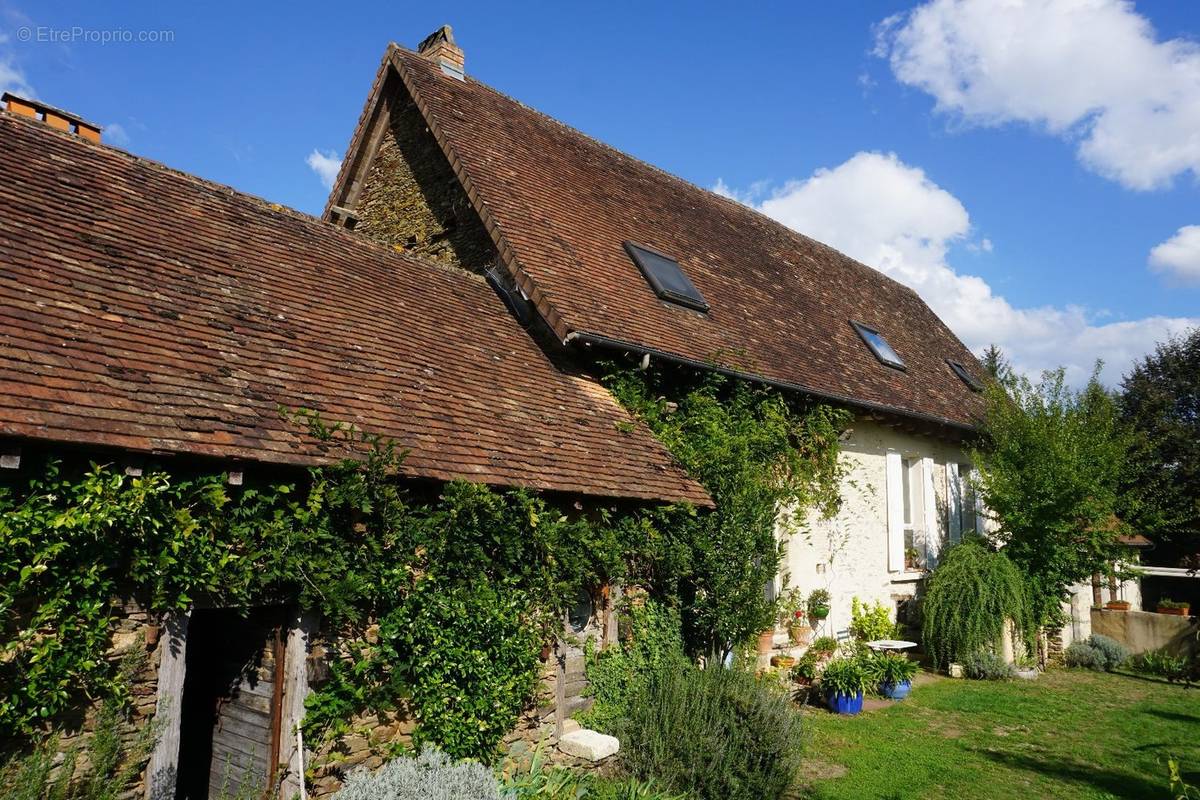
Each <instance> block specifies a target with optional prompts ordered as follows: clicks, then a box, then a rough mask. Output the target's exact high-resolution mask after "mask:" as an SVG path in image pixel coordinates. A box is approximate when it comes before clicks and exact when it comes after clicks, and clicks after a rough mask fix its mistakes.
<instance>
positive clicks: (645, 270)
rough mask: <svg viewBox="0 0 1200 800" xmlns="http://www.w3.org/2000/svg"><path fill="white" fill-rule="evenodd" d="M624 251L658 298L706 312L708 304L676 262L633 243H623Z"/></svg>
mask: <svg viewBox="0 0 1200 800" xmlns="http://www.w3.org/2000/svg"><path fill="white" fill-rule="evenodd" d="M625 251H626V252H627V253H629V257H630V258H632V259H633V263H635V264H637V266H638V269H640V270H641V271H642V275H644V276H646V281H647V282H648V283H649V284H650V287H651V288H652V289H654V293H655V294H657V295H658V296H659V297H660V298H662V299H663V300H666V301H668V302H671V303H676V304H678V305H681V306H687V307H688V308H694V309H696V310H697V311H708V303H706V302H704V298H703V297H701V296H700V292H699V291H697V289H696V287H695V286H693V285H692V282H691V281H690V280H688V276H687V275H684V274H683V270H682V269H680V268H679V262H678V261H676V260H675V259H673V258H671V257H670V256H667V255H663V254H662V253H659V252H657V251H654V250H651V249H649V248H647V247H642V246H641V245H637V244H634V243H633V242H625Z"/></svg>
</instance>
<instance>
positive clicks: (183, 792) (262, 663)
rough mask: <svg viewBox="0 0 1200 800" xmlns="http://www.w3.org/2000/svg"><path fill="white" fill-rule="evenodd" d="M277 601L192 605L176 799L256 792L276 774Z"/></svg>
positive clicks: (279, 615) (280, 667)
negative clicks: (246, 607)
mask: <svg viewBox="0 0 1200 800" xmlns="http://www.w3.org/2000/svg"><path fill="white" fill-rule="evenodd" d="M282 620H283V609H255V610H253V611H252V612H251V613H250V614H249V615H248V616H243V615H241V614H238V613H237V612H235V611H227V610H223V609H221V610H205V609H200V610H196V611H193V612H192V615H191V620H190V622H189V623H188V632H187V656H186V661H185V663H186V670H187V671H186V673H185V677H184V682H183V697H182V698H181V700H180V722H179V771H178V777H177V781H176V788H175V797H176V800H215V798H219V797H222V796H226V797H239V798H241V797H256V796H261V795H262V794H263V793H264V792H266V791H267V790H268V789H269V788H271V784H272V782H273V780H274V777H275V766H276V764H277V763H278V760H279V720H280V711H281V705H282V703H281V690H282V683H281V681H282V672H283V644H282V638H281V628H280V625H281V622H282Z"/></svg>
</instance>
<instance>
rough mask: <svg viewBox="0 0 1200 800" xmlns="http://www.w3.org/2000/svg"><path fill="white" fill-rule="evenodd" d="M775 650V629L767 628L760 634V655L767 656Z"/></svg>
mask: <svg viewBox="0 0 1200 800" xmlns="http://www.w3.org/2000/svg"><path fill="white" fill-rule="evenodd" d="M774 649H775V629H774V628H767V629H766V630H765V631H763V632H762V633H760V634H758V654H759V655H760V656H765V655H767V654H768V653H770V652H771V651H772V650H774Z"/></svg>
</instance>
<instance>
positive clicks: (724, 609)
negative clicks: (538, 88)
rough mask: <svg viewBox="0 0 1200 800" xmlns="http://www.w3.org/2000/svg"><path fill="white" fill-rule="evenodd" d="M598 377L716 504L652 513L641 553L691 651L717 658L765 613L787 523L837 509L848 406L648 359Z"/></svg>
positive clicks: (798, 524)
mask: <svg viewBox="0 0 1200 800" xmlns="http://www.w3.org/2000/svg"><path fill="white" fill-rule="evenodd" d="M604 382H605V384H606V385H607V386H608V388H609V389H610V390H611V391H612V392H613V394H614V395H615V396H616V397H617V399H618V400H619V401H620V402H621V403H622V404H623V405H624V406H625V407H626V408H627V409H628V410H629V411H630V412H632V413H633V414H635V415H636V416H638V417H639V418H641V419H642V420H644V421H645V422H646V423H647V424H648V425H649V426H650V428H651V430H652V431H653V432H654V433H655V435H656V436H657V437H658V438H659V439H660V440H661V441H662V442H663V443H664V444H665V445H666V446H667V448H668V449H670V451H671V453H672V454H673V455H674V456H675V458H676V459H678V460H679V461H680V462H681V463H682V465H683V466H684V468H685V469H686V470H687V471H688V473H689V474H690V475H692V476H693V477H694V478H696V479H697V480H698V481H699V482H700V483H701V484H702V485H703V486H704V487H705V488H706V489H707V490H708V491H709V493H710V494H711V495H712V498H713V500H714V501H715V502H716V508H715V509H714V510H713V511H710V512H701V513H697V512H696V511H695V510H694V509H690V508H680V507H672V508H667V509H659V510H656V511H653V512H651V516H652V517H653V520H654V524H653V528H654V529H655V530H656V531H657V532H658V534H659V538H658V539H657V540H655V541H654V542H653V543H652V546H651V547H649V548H648V549H647V551H646V552H645V553H644V556H645V562H644V563H643V567H644V572H645V576H646V581H645V582H646V583H647V585H649V586H651V587H653V588H654V589H655V590H656V591H657V592H659V593H660V594H663V595H665V596H667V597H669V598H671V599H672V601H673V602H674V604H676V605H677V606H678V607H679V608H680V610H681V612H682V619H683V631H684V638H685V642H686V644H687V647H688V649H689V650H690V651H691V652H693V653H705V654H708V655H711V656H715V657H724V656H725V655H726V654H728V653H729V652H730V650H731V649H732V648H733V647H734V646H735V645H737V644H740V643H742V642H744V641H746V640H748V639H750V638H751V637H752V636H754V635H755V634H756V633H757V632H758V631H760V630H762V629H764V628H766V627H768V626H770V625H771V624H772V623H773V619H774V616H775V609H774V608H773V605H772V603H771V602H770V601H769V600H768V599H767V597H766V596H765V593H764V587H765V586H766V584H767V583H768V582H770V581H772V580H773V579H774V577H775V576H776V574H777V573H778V570H779V564H780V560H781V558H782V549H781V541H782V537H780V536H779V535H778V534H777V526H778V525H780V524H781V522H782V524H783V526H784V528H785V533H787V534H800V533H804V532H805V531H806V523H807V522H808V520H809V513H810V512H811V511H816V512H818V513H820V514H823V515H825V516H829V515H832V514H833V513H834V512H835V511H836V510H837V507H838V504H839V500H840V495H839V485H840V482H841V477H842V472H843V469H842V464H841V462H840V459H839V455H840V448H839V444H838V437H839V435H840V433H841V431H842V430H843V429H844V428H845V427H846V425H847V424H848V422H849V420H850V415H849V413H848V412H846V411H844V410H840V409H835V408H832V407H830V406H827V405H822V404H818V403H812V402H807V401H804V400H802V399H800V398H797V397H794V396H791V395H787V394H784V393H783V392H780V391H777V390H775V389H772V388H769V387H766V386H762V385H757V384H752V383H749V382H746V381H742V380H736V379H733V378H728V377H725V376H722V375H719V374H713V373H700V372H697V371H694V370H687V369H684V368H676V367H674V366H671V365H656V366H654V367H652V368H650V369H646V370H640V369H636V368H633V367H631V366H630V365H628V364H626V363H623V362H615V363H610V364H607V365H605V376H604Z"/></svg>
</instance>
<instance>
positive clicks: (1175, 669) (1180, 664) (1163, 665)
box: [1133, 650, 1192, 684]
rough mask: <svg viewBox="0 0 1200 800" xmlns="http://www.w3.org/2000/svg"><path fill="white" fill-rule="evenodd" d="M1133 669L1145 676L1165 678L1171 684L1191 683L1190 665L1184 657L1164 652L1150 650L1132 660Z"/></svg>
mask: <svg viewBox="0 0 1200 800" xmlns="http://www.w3.org/2000/svg"><path fill="white" fill-rule="evenodd" d="M1133 668H1134V669H1135V670H1137V671H1138V672H1144V673H1145V674H1147V675H1156V676H1158V677H1160V678H1166V679H1167V680H1168V681H1170V682H1171V683H1188V684H1190V683H1191V672H1192V667H1191V664H1189V663H1188V659H1187V658H1185V657H1184V656H1175V655H1172V654H1171V653H1169V652H1167V651H1166V650H1151V651H1149V652H1146V653H1142V654H1141V655H1139V656H1138V657H1137V658H1135V659H1134V660H1133Z"/></svg>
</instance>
